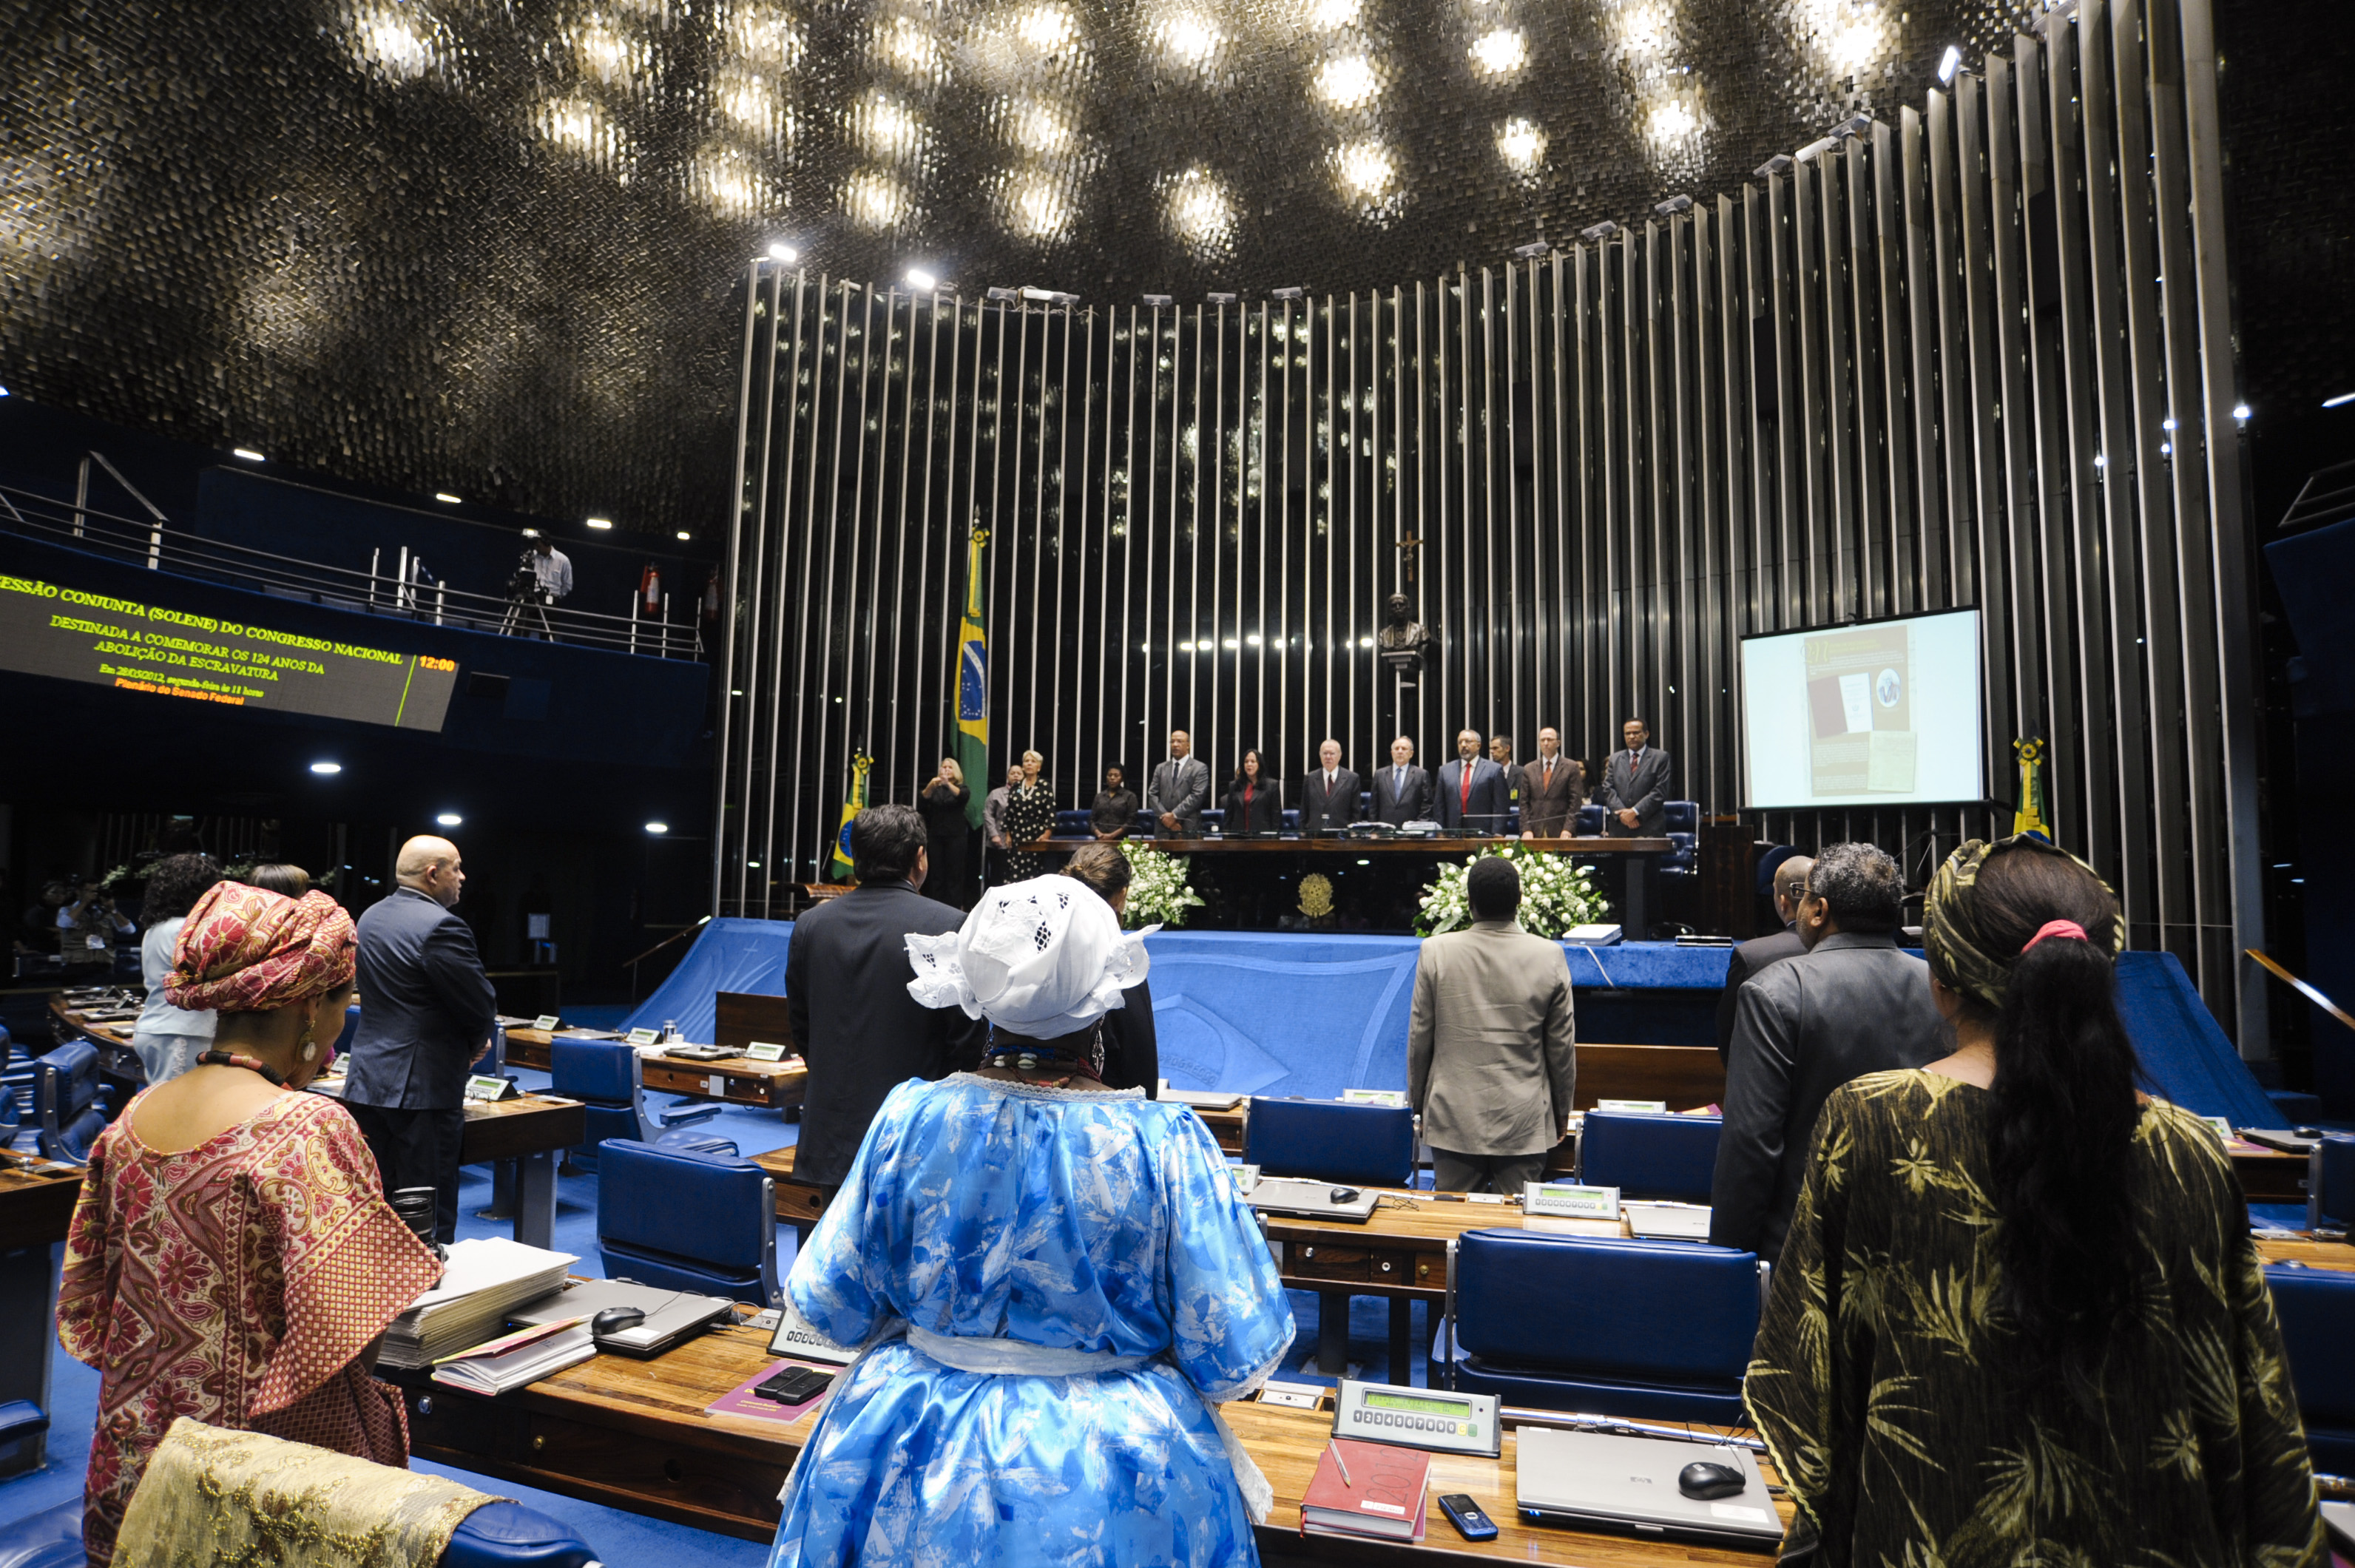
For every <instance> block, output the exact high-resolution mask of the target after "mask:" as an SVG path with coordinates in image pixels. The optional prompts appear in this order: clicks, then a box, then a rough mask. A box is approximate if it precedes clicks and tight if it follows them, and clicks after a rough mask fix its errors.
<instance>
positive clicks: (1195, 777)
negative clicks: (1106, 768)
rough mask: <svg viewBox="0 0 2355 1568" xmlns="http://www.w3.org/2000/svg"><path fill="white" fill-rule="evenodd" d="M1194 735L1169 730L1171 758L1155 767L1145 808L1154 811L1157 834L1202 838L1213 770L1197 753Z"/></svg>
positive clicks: (1158, 836) (1164, 836)
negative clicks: (1205, 808)
mask: <svg viewBox="0 0 2355 1568" xmlns="http://www.w3.org/2000/svg"><path fill="white" fill-rule="evenodd" d="M1193 752H1194V738H1193V737H1192V736H1191V735H1188V734H1187V733H1186V731H1183V730H1172V731H1169V760H1168V761H1167V762H1166V763H1162V764H1160V765H1159V766H1158V767H1156V768H1155V769H1154V770H1153V788H1152V789H1151V790H1150V791H1148V792H1147V793H1146V797H1145V809H1146V810H1147V811H1149V812H1151V813H1153V836H1154V837H1156V838H1199V837H1201V836H1202V804H1203V803H1204V802H1205V801H1207V800H1209V798H1210V770H1209V768H1208V767H1205V766H1204V765H1203V763H1202V759H1201V758H1199V757H1198V756H1195V755H1194V754H1193Z"/></svg>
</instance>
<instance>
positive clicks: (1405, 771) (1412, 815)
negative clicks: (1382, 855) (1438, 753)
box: [1374, 735, 1431, 827]
mask: <svg viewBox="0 0 2355 1568" xmlns="http://www.w3.org/2000/svg"><path fill="white" fill-rule="evenodd" d="M1430 817H1431V775H1430V774H1429V773H1424V772H1423V769H1422V768H1420V767H1418V766H1417V765H1416V764H1415V760H1414V742H1413V741H1410V740H1408V739H1407V738H1406V737H1405V736H1403V735H1401V736H1400V737H1399V738H1398V739H1397V740H1395V741H1391V765H1390V766H1389V767H1386V768H1380V769H1377V770H1376V771H1375V773H1374V820H1375V821H1377V822H1387V823H1389V824H1390V825H1391V827H1398V826H1400V825H1401V824H1402V823H1408V822H1425V821H1428V820H1430Z"/></svg>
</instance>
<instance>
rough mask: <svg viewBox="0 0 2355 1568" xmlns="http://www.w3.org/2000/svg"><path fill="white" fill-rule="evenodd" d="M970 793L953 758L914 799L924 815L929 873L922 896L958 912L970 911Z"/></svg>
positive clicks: (946, 762) (944, 764)
mask: <svg viewBox="0 0 2355 1568" xmlns="http://www.w3.org/2000/svg"><path fill="white" fill-rule="evenodd" d="M972 798H973V792H972V791H970V790H968V789H966V788H965V786H964V769H963V768H961V767H959V766H957V760H956V759H955V758H954V757H943V758H942V759H941V771H940V772H938V773H934V774H933V775H932V777H931V778H930V779H928V780H927V781H925V784H924V788H923V793H922V794H921V795H917V796H916V809H917V810H918V811H920V812H922V814H923V817H924V841H925V846H926V848H927V849H928V850H929V851H930V855H929V859H930V860H931V862H932V870H931V872H930V873H929V874H928V875H927V876H926V877H925V878H924V888H923V891H924V896H925V897H926V898H929V899H937V900H939V901H941V902H942V903H944V904H949V905H951V906H953V907H954V908H957V909H970V908H972V907H973V874H972V872H971V871H969V870H968V869H966V867H967V866H968V864H969V863H970V858H969V857H968V856H967V855H966V853H965V848H966V845H967V843H968V842H969V841H970V840H971V838H972V837H973V825H972V824H971V823H969V822H967V821H966V820H965V819H964V808H965V803H966V802H967V801H969V800H971V799H972Z"/></svg>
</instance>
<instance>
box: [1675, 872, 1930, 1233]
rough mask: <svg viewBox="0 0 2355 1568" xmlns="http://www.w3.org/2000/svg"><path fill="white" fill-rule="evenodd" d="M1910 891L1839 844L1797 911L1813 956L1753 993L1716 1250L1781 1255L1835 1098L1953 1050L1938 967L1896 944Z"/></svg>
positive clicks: (1735, 1061) (1729, 1071)
mask: <svg viewBox="0 0 2355 1568" xmlns="http://www.w3.org/2000/svg"><path fill="white" fill-rule="evenodd" d="M1904 893H1905V883H1904V879H1903V878H1902V876H1900V875H1899V873H1898V869H1897V862H1896V861H1894V860H1892V859H1890V858H1889V857H1888V856H1887V855H1885V854H1883V853H1882V852H1881V850H1880V849H1878V848H1874V847H1873V846H1872V845H1870V844H1835V845H1833V846H1832V847H1831V848H1828V849H1826V850H1825V851H1824V852H1823V853H1822V854H1821V855H1819V856H1817V859H1816V864H1815V869H1813V870H1812V871H1811V872H1809V873H1808V876H1807V896H1806V899H1805V900H1804V901H1801V903H1800V905H1799V931H1798V934H1799V940H1800V941H1802V942H1804V943H1806V946H1807V950H1806V952H1805V953H1802V954H1800V955H1798V956H1797V957H1796V958H1787V959H1785V960H1784V961H1783V962H1782V963H1780V964H1777V965H1774V966H1773V967H1771V968H1769V969H1768V970H1767V971H1766V972H1765V973H1764V974H1763V975H1761V976H1758V977H1757V978H1756V979H1754V980H1753V981H1751V982H1750V983H1749V984H1748V985H1746V986H1744V987H1742V1000H1741V1003H1740V1005H1739V1007H1738V1008H1736V1009H1735V1020H1734V1027H1733V1049H1732V1051H1731V1052H1730V1053H1729V1054H1728V1056H1727V1059H1726V1067H1725V1125H1724V1126H1723V1127H1722V1128H1721V1130H1720V1132H1719V1136H1718V1141H1717V1169H1716V1172H1715V1173H1714V1176H1713V1179H1711V1181H1710V1199H1709V1201H1710V1219H1709V1239H1710V1241H1711V1242H1712V1243H1716V1244H1717V1245H1719V1246H1721V1247H1736V1248H1739V1249H1741V1250H1742V1251H1743V1252H1753V1253H1757V1254H1758V1255H1759V1256H1760V1257H1762V1258H1764V1259H1766V1260H1768V1261H1769V1262H1773V1261H1774V1259H1776V1258H1778V1257H1780V1256H1781V1254H1782V1251H1783V1237H1784V1235H1785V1233H1786V1232H1788V1231H1789V1230H1790V1228H1791V1211H1792V1210H1793V1209H1795V1208H1796V1207H1797V1206H1798V1201H1799V1179H1800V1178H1801V1177H1802V1176H1804V1175H1805V1174H1806V1168H1807V1157H1808V1155H1809V1154H1811V1153H1813V1152H1814V1150H1815V1144H1816V1137H1815V1133H1816V1116H1817V1114H1818V1113H1819V1112H1821V1111H1822V1110H1823V1108H1824V1101H1825V1099H1826V1098H1827V1097H1828V1095H1829V1094H1830V1093H1831V1092H1832V1091H1833V1090H1835V1089H1837V1088H1838V1087H1839V1086H1840V1085H1841V1084H1843V1083H1847V1082H1849V1080H1850V1079H1852V1078H1861V1077H1863V1076H1864V1075H1865V1074H1866V1073H1868V1072H1891V1071H1894V1070H1897V1069H1900V1068H1912V1067H1923V1066H1926V1065H1928V1064H1929V1063H1930V1062H1933V1061H1937V1060H1938V1059H1939V1058H1940V1057H1942V1056H1945V1055H1946V1054H1947V1053H1948V1052H1949V1051H1952V1050H1953V1049H1954V1047H1953V1042H1952V1040H1951V1037H1950V1036H1949V1035H1948V1033H1947V1030H1946V1024H1945V1019H1942V1018H1940V1017H1939V1016H1938V1007H1937V1004H1936V1003H1935V1002H1934V1001H1933V1000H1931V997H1930V967H1929V965H1926V964H1924V963H1923V962H1922V960H1921V959H1919V958H1916V957H1914V956H1913V955H1911V954H1908V953H1905V952H1903V951H1902V950H1900V949H1899V947H1898V945H1897V923H1898V922H1899V921H1900V920H1901V919H1902V918H1903V903H1902V900H1903V898H1904Z"/></svg>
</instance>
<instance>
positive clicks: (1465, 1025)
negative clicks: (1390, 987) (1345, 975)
mask: <svg viewBox="0 0 2355 1568" xmlns="http://www.w3.org/2000/svg"><path fill="white" fill-rule="evenodd" d="M1464 889H1465V896H1466V897H1467V898H1468V899H1469V901H1470V902H1471V905H1472V924H1471V925H1470V927H1469V928H1468V929H1466V930H1463V931H1451V932H1447V933H1444V934H1442V935H1439V936H1434V937H1432V938H1431V939H1429V940H1428V941H1426V942H1425V943H1424V944H1423V952H1422V954H1421V955H1420V956H1419V957H1418V958H1417V959H1416V961H1415V968H1414V1003H1413V1006H1412V1008H1411V1009H1410V1011H1409V1013H1408V1019H1407V1034H1406V1078H1407V1091H1406V1093H1407V1102H1408V1104H1412V1106H1413V1107H1414V1108H1415V1110H1416V1112H1417V1113H1418V1114H1420V1115H1421V1116H1422V1117H1423V1142H1424V1143H1426V1144H1428V1145H1430V1146H1431V1163H1432V1172H1433V1186H1435V1187H1436V1188H1437V1189H1439V1190H1440V1191H1442V1192H1471V1191H1475V1190H1478V1189H1484V1188H1485V1189H1487V1190H1489V1191H1493V1192H1501V1193H1505V1194H1508V1195H1512V1194H1517V1193H1518V1192H1519V1191H1520V1190H1521V1187H1522V1185H1523V1184H1524V1183H1525V1182H1530V1181H1536V1180H1539V1179H1541V1178H1543V1176H1544V1175H1545V1163H1546V1156H1547V1155H1548V1154H1549V1153H1550V1152H1551V1151H1552V1149H1553V1147H1554V1145H1555V1144H1557V1143H1559V1142H1561V1138H1562V1136H1563V1134H1564V1132H1565V1131H1566V1130H1567V1128H1568V1125H1569V1121H1570V1104H1571V1090H1572V1085H1573V1084H1574V1083H1575V1082H1576V1080H1577V1077H1578V1045H1577V1028H1576V1023H1575V1020H1574V1019H1573V1018H1572V1011H1571V994H1570V961H1569V959H1568V958H1567V957H1566V956H1565V955H1563V953H1562V950H1561V944H1560V943H1558V942H1549V941H1547V940H1546V939H1545V938H1544V937H1541V936H1531V935H1530V934H1529V933H1528V932H1526V931H1523V930H1522V929H1521V924H1520V922H1519V921H1518V920H1517V919H1516V918H1514V917H1515V916H1516V915H1517V914H1518V912H1519V910H1520V907H1521V874H1520V872H1519V871H1518V870H1516V869H1514V867H1513V863H1512V862H1511V861H1510V860H1508V859H1502V858H1501V857H1499V856H1495V855H1485V856H1482V857H1481V858H1480V859H1477V860H1475V861H1474V862H1473V863H1472V869H1471V870H1470V871H1468V872H1466V873H1465V878H1464Z"/></svg>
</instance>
